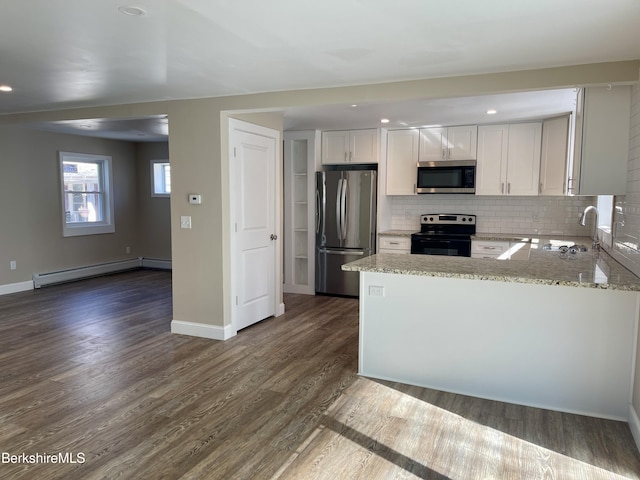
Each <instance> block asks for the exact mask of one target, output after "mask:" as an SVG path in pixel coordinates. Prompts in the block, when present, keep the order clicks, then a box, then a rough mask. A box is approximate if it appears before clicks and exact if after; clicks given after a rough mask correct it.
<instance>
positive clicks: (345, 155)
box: [344, 152, 349, 162]
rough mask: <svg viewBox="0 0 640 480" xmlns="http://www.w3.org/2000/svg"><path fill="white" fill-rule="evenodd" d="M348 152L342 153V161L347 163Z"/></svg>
mask: <svg viewBox="0 0 640 480" xmlns="http://www.w3.org/2000/svg"><path fill="white" fill-rule="evenodd" d="M348 155H349V152H344V161H345V162H348V161H349V156H348Z"/></svg>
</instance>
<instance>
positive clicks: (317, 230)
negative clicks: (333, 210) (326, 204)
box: [316, 189, 324, 235]
mask: <svg viewBox="0 0 640 480" xmlns="http://www.w3.org/2000/svg"><path fill="white" fill-rule="evenodd" d="M321 218H324V211H323V212H322V214H321V213H320V192H319V191H318V189H316V235H317V234H318V233H320V219H321Z"/></svg>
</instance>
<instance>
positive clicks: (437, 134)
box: [418, 127, 447, 162]
mask: <svg viewBox="0 0 640 480" xmlns="http://www.w3.org/2000/svg"><path fill="white" fill-rule="evenodd" d="M446 148H447V129H446V128H441V127H434V128H421V129H420V153H419V157H418V158H419V160H418V161H420V162H432V161H434V160H444V159H445V158H446V155H447V151H446Z"/></svg>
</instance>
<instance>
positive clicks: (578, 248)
mask: <svg viewBox="0 0 640 480" xmlns="http://www.w3.org/2000/svg"><path fill="white" fill-rule="evenodd" d="M542 250H550V251H552V252H560V253H578V252H586V251H588V250H589V249H588V248H587V246H586V245H576V244H575V243H572V242H567V243H564V244H555V243H545V244H544V245H542Z"/></svg>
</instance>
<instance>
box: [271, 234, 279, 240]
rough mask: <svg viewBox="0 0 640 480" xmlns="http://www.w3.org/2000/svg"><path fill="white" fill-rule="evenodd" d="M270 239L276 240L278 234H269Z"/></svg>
mask: <svg viewBox="0 0 640 480" xmlns="http://www.w3.org/2000/svg"><path fill="white" fill-rule="evenodd" d="M270 238H271V240H277V239H278V235H276V234H275V233H272V234H271V237H270Z"/></svg>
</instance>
